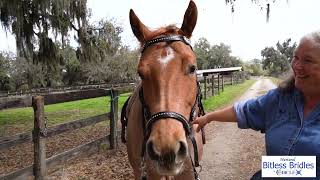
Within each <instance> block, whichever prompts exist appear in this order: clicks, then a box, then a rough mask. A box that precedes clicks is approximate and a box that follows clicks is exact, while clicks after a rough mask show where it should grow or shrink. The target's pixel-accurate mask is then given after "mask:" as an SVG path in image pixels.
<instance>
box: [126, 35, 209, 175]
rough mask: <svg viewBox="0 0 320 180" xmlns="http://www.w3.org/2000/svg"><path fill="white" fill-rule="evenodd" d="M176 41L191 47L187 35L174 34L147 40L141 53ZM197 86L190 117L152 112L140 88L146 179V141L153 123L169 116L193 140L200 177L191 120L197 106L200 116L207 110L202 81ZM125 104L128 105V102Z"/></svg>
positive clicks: (143, 163)
mask: <svg viewBox="0 0 320 180" xmlns="http://www.w3.org/2000/svg"><path fill="white" fill-rule="evenodd" d="M174 41H181V42H183V43H185V44H186V45H188V46H190V47H191V44H190V41H189V39H187V38H186V37H185V36H180V35H173V36H165V37H160V38H155V39H152V40H150V41H147V42H146V43H145V44H144V46H143V47H142V50H141V53H143V52H144V51H145V49H146V48H148V47H149V46H151V45H153V44H156V43H159V42H174ZM191 49H192V47H191ZM196 86H197V95H196V99H195V102H194V104H193V106H192V108H191V111H190V115H189V118H188V119H187V118H186V117H184V116H183V115H181V114H180V113H177V112H173V111H163V112H157V113H155V114H151V112H150V109H149V107H148V105H147V104H146V102H145V100H144V96H143V89H142V87H141V88H140V89H139V99H140V102H141V104H142V114H143V117H144V118H143V119H142V127H143V135H144V140H143V144H142V151H141V157H142V161H141V170H142V179H146V170H145V162H144V156H145V151H146V142H147V140H148V138H149V136H150V133H151V128H152V125H153V124H154V123H155V122H157V121H158V120H160V119H168V118H171V119H175V120H177V121H179V122H181V123H182V125H183V128H184V130H185V133H186V135H187V137H188V138H189V139H190V141H191V142H192V145H193V150H194V161H193V160H192V158H191V156H190V159H191V163H192V167H193V172H194V176H195V179H196V180H199V179H200V178H199V175H198V172H197V171H196V169H195V167H199V166H200V165H199V156H198V147H197V143H196V140H195V137H194V131H193V129H192V124H191V122H192V121H193V120H194V119H195V116H196V115H197V113H196V110H197V108H198V110H199V113H198V116H203V115H204V114H205V112H204V108H203V105H202V102H201V99H202V95H201V89H200V83H198V82H197V84H196ZM125 104H126V105H127V102H126V103H125ZM124 109H126V108H125V106H124V108H123V109H122V113H121V122H122V134H121V138H122V142H125V141H126V140H125V133H124V130H125V127H124V126H126V125H127V122H126V121H125V119H127V118H126V117H125V110H124ZM202 132H203V130H202ZM202 137H203V138H204V134H202ZM203 141H204V139H203Z"/></svg>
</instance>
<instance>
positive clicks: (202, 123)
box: [192, 115, 208, 132]
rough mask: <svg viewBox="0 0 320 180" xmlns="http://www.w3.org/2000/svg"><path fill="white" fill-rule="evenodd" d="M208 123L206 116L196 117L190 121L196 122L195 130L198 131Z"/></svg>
mask: <svg viewBox="0 0 320 180" xmlns="http://www.w3.org/2000/svg"><path fill="white" fill-rule="evenodd" d="M207 123H208V120H207V116H206V115H204V116H201V117H197V118H196V120H194V121H192V124H198V127H197V129H196V132H199V131H200V130H201V129H202V128H203V127H204V126H205V125H206V124H207Z"/></svg>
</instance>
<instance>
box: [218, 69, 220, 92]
mask: <svg viewBox="0 0 320 180" xmlns="http://www.w3.org/2000/svg"><path fill="white" fill-rule="evenodd" d="M218 94H220V74H218Z"/></svg>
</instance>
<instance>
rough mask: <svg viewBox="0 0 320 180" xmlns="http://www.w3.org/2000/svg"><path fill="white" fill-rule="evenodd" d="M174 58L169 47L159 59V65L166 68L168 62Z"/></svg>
mask: <svg viewBox="0 0 320 180" xmlns="http://www.w3.org/2000/svg"><path fill="white" fill-rule="evenodd" d="M173 58H174V53H173V49H172V48H171V47H167V48H166V55H165V56H163V57H161V56H160V57H159V59H158V61H160V63H161V64H163V65H164V66H166V65H167V64H168V62H170V61H171V60H172V59H173Z"/></svg>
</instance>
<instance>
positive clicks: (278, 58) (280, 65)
mask: <svg viewBox="0 0 320 180" xmlns="http://www.w3.org/2000/svg"><path fill="white" fill-rule="evenodd" d="M261 56H262V57H263V59H262V62H263V69H266V70H268V71H269V74H270V75H274V76H278V75H280V74H281V73H283V72H285V71H287V70H288V69H289V66H288V62H287V58H286V56H285V55H283V54H281V53H280V52H279V51H277V50H276V49H274V47H266V48H264V49H263V50H262V51H261Z"/></svg>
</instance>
